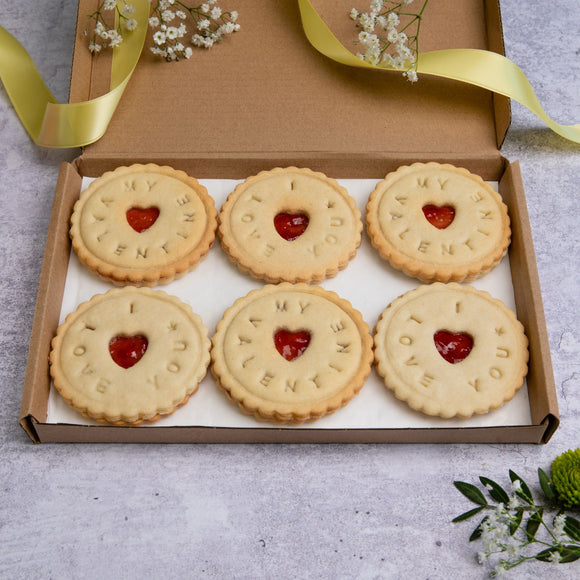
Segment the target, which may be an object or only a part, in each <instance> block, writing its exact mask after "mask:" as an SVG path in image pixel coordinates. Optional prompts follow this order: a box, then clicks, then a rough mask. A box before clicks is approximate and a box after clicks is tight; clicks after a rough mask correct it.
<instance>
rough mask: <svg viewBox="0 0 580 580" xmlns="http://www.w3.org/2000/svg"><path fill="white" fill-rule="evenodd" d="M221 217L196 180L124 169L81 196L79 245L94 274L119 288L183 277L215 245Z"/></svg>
mask: <svg viewBox="0 0 580 580" xmlns="http://www.w3.org/2000/svg"><path fill="white" fill-rule="evenodd" d="M216 228H217V211H216V209H215V205H214V202H213V199H212V198H211V197H210V196H209V195H208V193H207V190H206V188H205V187H203V186H202V185H201V184H200V183H198V181H197V180H196V179H194V178H193V177H190V176H189V175H187V174H186V173H184V172H183V171H178V170H175V169H172V168H171V167H160V166H158V165H154V164H148V165H132V166H130V167H119V168H117V169H116V170H115V171H110V172H107V173H104V174H103V175H102V176H101V177H99V178H97V179H96V180H95V181H93V182H92V183H91V184H90V185H89V187H88V188H87V189H86V190H85V191H83V192H82V193H81V196H80V198H79V200H78V201H77V202H76V204H75V207H74V211H73V214H72V217H71V228H70V235H71V239H72V246H73V248H74V250H75V252H76V253H77V255H78V257H79V259H80V260H81V262H83V263H84V264H85V265H86V266H87V267H88V268H89V270H91V271H93V272H95V273H96V274H97V275H99V276H100V277H102V278H104V279H107V280H109V281H111V282H113V283H114V284H117V285H125V284H129V285H134V286H153V285H156V284H165V283H167V282H170V281H171V280H173V279H175V278H178V277H180V276H183V275H184V274H186V273H187V272H189V271H190V270H192V269H193V268H195V266H196V265H197V264H198V262H199V261H200V260H201V259H202V258H203V257H205V255H206V254H207V253H208V251H209V249H210V247H211V246H212V244H213V242H214V239H215V231H216Z"/></svg>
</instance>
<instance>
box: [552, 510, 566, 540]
mask: <svg viewBox="0 0 580 580" xmlns="http://www.w3.org/2000/svg"><path fill="white" fill-rule="evenodd" d="M565 525H566V514H559V515H557V516H556V517H555V518H554V535H555V536H556V538H558V539H559V538H561V537H562V536H563V535H564V526H565Z"/></svg>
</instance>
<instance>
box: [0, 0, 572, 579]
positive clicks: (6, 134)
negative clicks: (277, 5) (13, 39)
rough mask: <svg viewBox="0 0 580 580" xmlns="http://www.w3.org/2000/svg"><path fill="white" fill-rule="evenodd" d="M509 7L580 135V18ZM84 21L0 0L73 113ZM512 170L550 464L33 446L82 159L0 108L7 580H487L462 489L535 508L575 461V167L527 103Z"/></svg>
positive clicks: (496, 455) (529, 52)
mask: <svg viewBox="0 0 580 580" xmlns="http://www.w3.org/2000/svg"><path fill="white" fill-rule="evenodd" d="M231 4H235V3H234V2H232V3H231ZM363 4H365V3H363ZM501 5H502V11H503V22H504V30H505V42H506V51H507V55H508V57H510V58H511V59H512V60H514V61H515V62H516V63H518V64H519V65H520V67H521V68H522V69H523V70H524V71H525V73H526V74H527V76H528V78H529V80H530V82H531V83H532V86H533V87H534V89H535V91H536V93H537V95H538V98H539V100H540V102H541V103H542V104H543V105H544V107H545V109H546V111H547V112H548V113H549V114H551V115H552V116H553V117H554V118H555V119H557V120H558V121H560V122H563V123H568V124H571V123H574V122H579V121H580V79H579V73H580V62H579V59H580V5H579V4H578V1H577V0H554V2H550V3H549V4H548V3H546V2H542V1H541V0H530V1H528V2H516V1H515V0H505V1H502V2H501ZM74 19H75V2H74V1H73V0H59V1H56V0H52V1H50V2H49V1H47V0H41V1H40V2H39V1H38V0H20V1H18V2H11V1H8V0H0V24H1V25H2V26H4V27H5V28H6V29H8V30H9V31H10V32H11V33H13V34H14V35H16V36H17V37H18V38H19V39H20V40H21V41H22V43H23V44H24V45H25V47H26V48H27V49H28V51H29V52H30V54H31V55H32V57H33V59H34V60H35V62H36V63H37V65H38V67H39V69H40V71H41V73H42V74H43V76H44V78H45V79H46V80H47V81H48V83H49V85H50V87H51V89H52V90H53V92H54V93H55V96H56V97H57V98H58V99H59V100H61V101H64V100H65V99H66V96H67V90H68V81H69V73H70V64H71V62H70V61H71V50H72V42H73V35H74V34H73V31H74ZM502 151H503V154H504V155H505V156H506V157H507V158H509V159H511V160H519V161H520V163H521V168H522V173H523V179H524V184H525V188H526V194H527V202H528V208H529V212H530V220H531V226H532V231H533V238H534V244H535V250H536V255H537V262H538V270H539V275H540V280H541V286H542V296H543V300H544V308H545V312H546V320H547V327H548V333H549V341H550V348H551V353H552V359H553V367H554V375H555V382H556V386H557V391H558V397H559V404H560V414H561V420H562V423H561V426H560V429H559V430H558V431H557V433H556V434H555V436H554V437H553V439H552V440H551V442H550V443H549V444H548V445H545V446H532V445H506V444H502V445H499V444H498V445H401V446H395V445H350V446H341V445H326V446H317V445H305V446H298V445H295V446H292V445H290V446H285V445H281V446H273V445H271V446H263V445H244V446H236V445H224V446H212V445H199V446H181V445H176V446H166V445H150V446H138V445H110V446H104V445H67V444H59V445H42V446H34V445H33V444H31V443H30V442H29V440H28V439H27V438H26V436H25V434H24V432H22V431H21V429H20V428H19V426H18V421H17V419H18V412H19V407H20V396H21V387H22V383H23V379H24V371H25V365H26V356H27V348H28V342H29V339H30V331H31V326H32V318H33V313H34V305H35V300H36V292H37V287H38V280H39V275H40V269H41V263H42V258H43V252H44V244H45V239H46V232H47V227H48V220H49V213H50V208H51V204H52V197H53V194H54V187H55V184H56V179H57V174H58V168H59V163H60V162H61V161H62V160H72V159H73V158H74V157H75V156H76V155H77V153H78V152H77V151H70V150H65V151H58V150H45V149H40V148H38V147H36V146H35V145H34V144H33V143H31V142H30V140H29V138H28V137H27V135H26V134H25V132H24V130H23V129H22V127H21V126H20V124H19V122H18V120H17V118H16V116H15V114H14V111H13V109H12V107H11V105H10V103H9V101H8V99H7V96H6V93H5V92H4V90H3V89H2V88H0V231H1V236H0V240H1V242H0V266H1V270H2V276H1V278H0V295H1V303H2V316H1V322H0V328H1V339H0V340H1V343H0V349H1V352H2V358H1V363H0V372H1V383H0V385H1V387H0V388H1V391H0V393H1V396H2V402H1V404H0V474H1V475H0V486H1V487H0V577H2V578H47V579H48V578H54V579H57V578H59V579H60V578H91V579H92V578H159V577H166V578H289V577H295V578H419V579H431V580H433V579H439V578H483V577H485V575H486V574H485V569H484V568H483V567H481V566H479V565H478V564H477V562H476V558H475V554H476V552H477V550H478V549H479V548H478V547H477V545H470V544H469V542H468V537H469V534H470V533H471V530H472V528H473V525H474V524H473V525H472V524H470V523H463V524H452V523H451V519H452V518H453V517H454V516H456V515H457V514H459V513H461V512H462V511H465V510H467V509H468V508H469V507H470V504H469V503H468V502H467V500H464V498H463V497H462V496H460V495H459V493H458V492H457V491H456V490H455V489H454V487H453V484H452V482H453V481H454V480H456V479H462V480H466V481H470V482H474V483H475V482H476V481H477V478H478V476H479V475H485V476H487V477H490V478H492V479H495V480H497V481H498V482H501V483H502V484H507V483H508V481H509V480H508V469H510V468H511V469H513V470H515V471H516V472H517V473H518V474H520V475H521V476H522V477H524V479H526V480H527V481H528V482H530V483H533V486H534V489H536V488H537V483H536V470H537V468H538V467H542V468H543V469H545V470H549V467H550V464H551V461H552V459H553V458H554V457H555V456H556V455H558V454H559V453H562V452H563V451H565V450H567V449H569V448H574V447H577V446H578V444H579V442H580V356H579V355H580V327H579V324H578V322H579V317H578V311H579V309H580V294H579V292H578V287H579V285H580V279H579V275H578V271H579V270H580V260H579V257H578V254H579V250H580V243H579V241H578V239H579V237H578V228H579V224H580V221H579V219H578V214H579V212H580V204H579V200H580V186H579V182H580V155H579V153H580V148H579V147H578V146H577V145H573V144H571V143H569V142H567V141H565V140H564V139H561V138H560V137H558V136H557V135H555V134H553V133H551V132H550V131H549V130H547V129H546V128H544V126H543V125H542V124H541V122H540V121H538V120H537V119H536V117H535V116H534V115H532V114H531V113H530V112H529V111H527V110H526V109H524V108H523V107H522V106H520V105H518V104H517V103H514V104H513V122H512V126H511V128H510V130H509V133H508V136H507V139H506V141H505V144H504V146H503V149H502ZM579 576H580V564H578V563H576V564H572V565H568V566H560V567H558V568H554V567H551V566H550V565H547V564H541V563H527V564H524V565H522V566H521V567H520V568H518V569H517V570H516V571H514V573H513V574H512V577H514V578H530V579H531V578H536V577H543V578H570V579H571V578H577V577H579Z"/></svg>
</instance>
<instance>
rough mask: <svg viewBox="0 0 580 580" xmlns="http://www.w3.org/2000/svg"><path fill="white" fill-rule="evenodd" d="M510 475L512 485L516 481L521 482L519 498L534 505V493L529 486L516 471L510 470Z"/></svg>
mask: <svg viewBox="0 0 580 580" xmlns="http://www.w3.org/2000/svg"><path fill="white" fill-rule="evenodd" d="M509 473H510V479H511V481H512V483H515V482H516V481H519V482H520V489H519V490H518V491H516V495H517V496H518V497H519V498H521V499H523V500H524V501H525V502H527V503H529V504H533V503H534V497H533V496H532V492H531V491H530V488H529V487H528V484H527V483H526V482H525V481H524V480H523V479H522V478H521V477H520V476H519V475H518V474H517V473H516V472H515V471H512V470H511V469H510V472H509Z"/></svg>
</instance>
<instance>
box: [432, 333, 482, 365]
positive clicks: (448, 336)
mask: <svg viewBox="0 0 580 580" xmlns="http://www.w3.org/2000/svg"><path fill="white" fill-rule="evenodd" d="M433 340H434V342H435V347H436V348H437V352H438V353H439V354H440V355H441V356H442V357H443V358H444V359H445V360H446V361H447V362H448V363H451V364H455V363H459V362H461V361H462V360H463V359H464V358H465V357H467V355H468V354H469V353H470V352H471V349H472V348H473V337H472V336H471V335H470V334H467V333H466V332H449V331H448V330H438V331H437V332H436V333H435V334H434V335H433Z"/></svg>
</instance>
